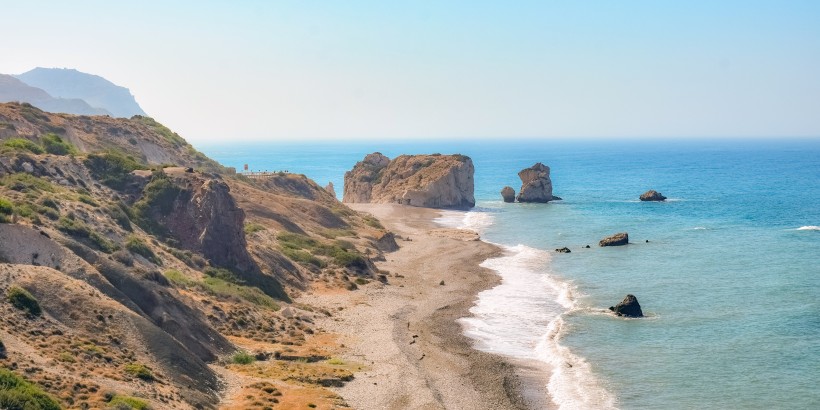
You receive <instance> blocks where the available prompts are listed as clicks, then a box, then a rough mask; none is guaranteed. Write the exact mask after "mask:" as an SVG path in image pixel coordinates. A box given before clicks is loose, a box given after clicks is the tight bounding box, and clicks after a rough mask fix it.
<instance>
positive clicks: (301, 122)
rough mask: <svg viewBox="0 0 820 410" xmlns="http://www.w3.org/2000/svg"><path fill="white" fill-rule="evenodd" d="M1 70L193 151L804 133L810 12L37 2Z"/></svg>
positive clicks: (811, 84)
mask: <svg viewBox="0 0 820 410" xmlns="http://www.w3.org/2000/svg"><path fill="white" fill-rule="evenodd" d="M5 15H6V19H5V21H4V25H3V26H2V28H0V33H2V35H3V36H4V37H5V38H7V39H13V40H12V41H8V42H7V45H6V47H4V56H3V59H2V61H0V73H4V74H20V73H22V72H25V71H28V70H30V69H32V68H35V67H38V66H39V67H60V68H63V67H65V68H76V69H78V70H80V71H83V72H87V73H91V74H96V75H100V76H102V77H104V78H106V79H108V80H110V81H112V82H114V83H116V84H118V85H121V86H124V87H127V88H129V89H130V90H131V92H132V94H134V95H135V97H136V99H137V101H138V102H139V103H140V105H141V106H142V108H143V109H144V110H145V111H146V112H147V113H148V114H149V115H151V116H153V117H154V118H156V119H157V120H159V121H161V122H163V123H164V124H166V125H167V126H169V127H170V128H172V129H174V130H175V131H177V132H179V133H180V134H181V135H182V136H184V137H185V138H186V139H188V140H189V141H191V142H194V143H207V144H209V143H216V142H224V141H252V140H256V141H273V140H286V141H308V140H313V141H322V140H380V139H383V140H391V141H399V140H422V139H450V140H459V139H462V140H463V139H499V138H509V137H514V138H516V139H544V138H557V139H569V138H584V139H600V138H619V139H623V138H631V139H640V138H652V139H656V138H668V139H679V138H751V137H755V138H772V137H780V136H787V137H792V138H801V137H802V138H805V137H818V136H820V115H817V107H820V75H819V74H818V73H820V25H818V24H817V23H816V22H817V21H820V3H815V2H809V1H785V2H773V1H744V2H740V1H727V2H720V4H713V3H712V2H688V3H685V4H661V3H660V2H650V1H636V2H629V3H619V4H616V3H609V2H586V3H584V4H580V3H559V2H550V3H549V4H544V3H542V2H517V3H515V4H496V3H493V2H447V3H439V2H414V3H412V4H392V3H391V4H386V3H382V2H345V3H344V4H342V3H339V4H324V3H312V2H277V3H275V4H268V3H267V2H261V1H259V2H244V3H242V4H230V3H226V4H222V3H217V2H209V1H206V2H178V3H175V4H173V5H167V4H163V3H161V2H153V1H148V2H140V3H139V4H104V3H100V2H95V1H78V2H71V3H63V2H49V1H35V2H26V3H16V4H15V6H14V7H13V8H9V10H6V11H5Z"/></svg>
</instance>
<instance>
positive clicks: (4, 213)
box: [0, 197, 14, 223]
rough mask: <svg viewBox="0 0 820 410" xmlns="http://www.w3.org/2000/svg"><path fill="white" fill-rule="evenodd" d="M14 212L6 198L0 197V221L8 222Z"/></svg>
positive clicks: (12, 206)
mask: <svg viewBox="0 0 820 410" xmlns="http://www.w3.org/2000/svg"><path fill="white" fill-rule="evenodd" d="M12 214H14V205H13V204H12V203H11V201H9V200H8V199H5V198H2V197H0V223H6V222H9V220H10V217H11V215H12Z"/></svg>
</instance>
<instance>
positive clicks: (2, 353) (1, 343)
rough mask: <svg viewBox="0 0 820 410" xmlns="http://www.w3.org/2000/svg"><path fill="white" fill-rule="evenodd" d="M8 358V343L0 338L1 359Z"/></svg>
mask: <svg viewBox="0 0 820 410" xmlns="http://www.w3.org/2000/svg"><path fill="white" fill-rule="evenodd" d="M5 358H6V345H4V344H3V341H2V340H0V359H5Z"/></svg>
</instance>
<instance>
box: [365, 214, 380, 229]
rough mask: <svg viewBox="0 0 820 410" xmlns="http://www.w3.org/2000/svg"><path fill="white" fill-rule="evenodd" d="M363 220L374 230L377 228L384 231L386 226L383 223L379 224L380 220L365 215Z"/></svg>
mask: <svg viewBox="0 0 820 410" xmlns="http://www.w3.org/2000/svg"><path fill="white" fill-rule="evenodd" d="M363 219H364V223H365V224H367V225H368V226H370V227H373V228H376V229H384V226H383V225H382V223H381V222H379V220H378V219H376V217H374V216H370V215H365V216H364V217H363Z"/></svg>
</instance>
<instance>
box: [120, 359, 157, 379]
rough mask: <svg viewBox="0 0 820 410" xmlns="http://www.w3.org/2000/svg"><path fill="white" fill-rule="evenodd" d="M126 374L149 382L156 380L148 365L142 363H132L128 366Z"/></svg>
mask: <svg viewBox="0 0 820 410" xmlns="http://www.w3.org/2000/svg"><path fill="white" fill-rule="evenodd" d="M125 372H126V373H128V374H130V375H131V376H134V377H136V378H138V379H141V380H145V381H148V382H152V381H155V380H156V376H154V372H152V371H151V369H149V368H148V367H147V366H146V365H144V364H141V363H131V364H129V365H126V366H125Z"/></svg>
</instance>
